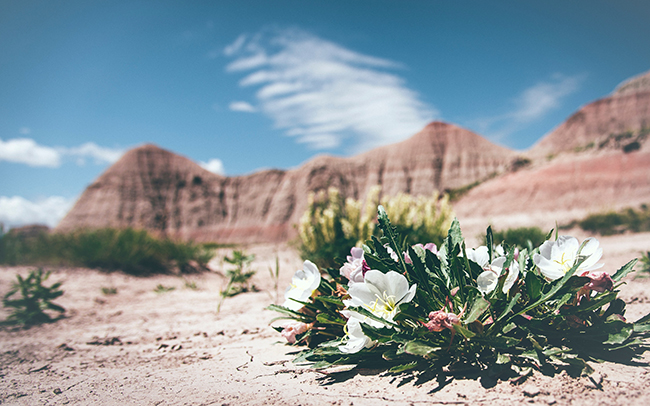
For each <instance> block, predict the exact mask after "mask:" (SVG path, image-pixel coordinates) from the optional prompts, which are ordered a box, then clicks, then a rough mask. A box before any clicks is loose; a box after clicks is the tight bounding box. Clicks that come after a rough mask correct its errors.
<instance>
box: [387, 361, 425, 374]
mask: <svg viewBox="0 0 650 406" xmlns="http://www.w3.org/2000/svg"><path fill="white" fill-rule="evenodd" d="M417 366H418V363H417V361H413V362H409V363H408V364H402V365H396V366H394V367H392V368H391V369H389V370H388V372H393V373H398V372H404V371H408V370H409V369H413V368H415V367H417Z"/></svg>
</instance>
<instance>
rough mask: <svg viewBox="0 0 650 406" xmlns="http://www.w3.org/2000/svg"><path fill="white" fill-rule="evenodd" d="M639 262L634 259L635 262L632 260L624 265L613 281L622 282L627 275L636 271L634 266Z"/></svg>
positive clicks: (613, 277)
mask: <svg viewBox="0 0 650 406" xmlns="http://www.w3.org/2000/svg"><path fill="white" fill-rule="evenodd" d="M637 261H638V260H637V259H636V258H634V259H633V260H631V261H630V262H628V263H627V264H625V265H623V266H622V267H621V269H619V270H618V271H616V273H615V274H614V275H613V276H612V279H613V280H614V281H615V282H618V281H620V280H621V279H623V278H624V277H625V275H627V274H629V273H630V272H632V271H634V265H636V262H637Z"/></svg>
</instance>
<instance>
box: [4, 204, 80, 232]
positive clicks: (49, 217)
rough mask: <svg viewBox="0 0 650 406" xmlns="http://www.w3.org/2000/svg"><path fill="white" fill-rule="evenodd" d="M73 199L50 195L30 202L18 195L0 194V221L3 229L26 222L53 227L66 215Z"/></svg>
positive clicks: (25, 223) (22, 224) (26, 223)
mask: <svg viewBox="0 0 650 406" xmlns="http://www.w3.org/2000/svg"><path fill="white" fill-rule="evenodd" d="M74 202H75V199H66V198H64V197H61V196H51V197H48V198H45V199H42V200H38V201H35V202H32V201H30V200H27V199H25V198H22V197H20V196H13V197H6V196H0V223H3V224H4V226H5V229H7V228H12V227H20V226H24V225H28V224H46V225H48V226H50V227H54V226H56V225H57V223H58V222H59V221H60V220H61V219H62V218H63V217H64V216H65V215H66V213H67V212H68V210H70V208H71V207H72V205H73V204H74Z"/></svg>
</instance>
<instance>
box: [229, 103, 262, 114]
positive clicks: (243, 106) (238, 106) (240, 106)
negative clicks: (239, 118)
mask: <svg viewBox="0 0 650 406" xmlns="http://www.w3.org/2000/svg"><path fill="white" fill-rule="evenodd" d="M228 108H230V110H232V111H243V112H245V113H255V112H256V111H257V109H256V108H255V107H254V106H253V105H251V104H250V103H248V102H245V101H235V102H232V103H230V105H229V106H228Z"/></svg>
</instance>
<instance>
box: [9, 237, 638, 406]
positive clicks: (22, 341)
mask: <svg viewBox="0 0 650 406" xmlns="http://www.w3.org/2000/svg"><path fill="white" fill-rule="evenodd" d="M600 240H601V244H602V245H603V247H604V248H605V256H604V258H603V259H604V261H605V262H606V264H607V268H606V269H607V270H609V271H614V270H615V269H616V268H618V267H619V266H622V265H623V264H624V263H625V262H627V261H628V260H629V259H632V258H633V257H636V256H638V255H639V253H640V252H641V251H646V250H650V233H646V234H637V235H624V236H617V237H607V238H601V239H600ZM246 250H247V251H248V252H252V253H255V254H256V255H257V259H256V261H255V262H254V263H253V268H254V269H256V270H257V274H256V275H255V277H254V284H255V285H256V286H257V287H258V288H260V289H261V291H259V292H256V293H245V294H241V295H238V296H236V297H233V298H228V299H226V300H225V301H224V303H223V306H222V308H221V312H220V313H217V311H216V309H217V304H218V302H219V291H220V289H221V288H222V287H223V286H224V283H225V280H224V278H223V276H221V275H220V274H219V273H218V272H211V273H204V274H200V275H193V276H186V277H185V279H183V278H181V277H178V276H171V275H164V276H155V277H149V278H136V277H132V276H128V275H124V274H121V273H102V272H99V271H96V270H91V269H53V274H52V276H51V278H50V280H48V284H49V283H52V282H54V281H63V289H64V290H65V295H63V296H62V297H61V298H59V300H57V301H56V302H57V303H59V304H61V305H62V306H64V307H65V308H66V309H67V313H66V316H67V317H66V318H65V319H62V320H60V321H58V322H56V323H53V324H48V325H43V326H38V327H33V328H31V329H28V330H12V329H4V330H0V345H1V347H0V403H2V404H8V405H50V404H56V405H59V404H93V405H112V404H138V405H139V404H142V405H257V404H269V405H285V404H291V405H303V406H304V405H384V404H390V405H415V404H431V405H448V404H451V405H500V404H512V405H518V404H539V405H565V404H575V405H590V406H595V405H611V404H626V405H648V404H650V390H648V388H649V387H650V368H649V367H647V366H630V365H622V364H613V363H604V364H596V365H594V368H595V370H596V372H595V373H594V374H593V375H592V377H591V378H588V377H579V378H571V377H570V376H568V375H567V374H566V373H565V372H563V373H561V374H559V375H555V376H554V377H549V376H545V375H542V374H541V373H538V372H536V373H535V374H534V375H533V376H532V377H531V378H529V379H528V380H527V381H525V382H524V383H523V384H520V385H514V384H511V383H509V382H507V381H506V382H491V381H488V380H486V379H451V378H449V379H447V380H445V381H438V380H436V379H430V378H427V377H426V376H424V377H422V378H420V379H408V378H404V377H401V376H391V375H388V374H385V373H382V372H381V371H375V370H361V371H355V372H348V373H343V374H341V375H340V376H336V377H333V376H327V375H324V374H321V373H318V372H315V371H312V370H309V369H308V368H305V367H300V366H296V365H293V364H292V363H291V362H290V360H291V359H292V355H291V352H292V351H294V350H295V348H293V347H289V346H286V345H284V344H283V343H282V338H281V337H280V336H279V334H277V333H276V332H275V331H274V330H272V329H271V328H270V327H269V324H268V323H269V320H271V319H272V318H273V317H274V316H275V315H276V314H275V313H274V312H270V311H268V310H264V308H265V306H267V305H268V304H269V303H272V302H273V301H274V299H275V297H274V296H275V292H274V286H273V285H274V283H273V280H272V278H271V277H270V275H269V272H268V268H269V267H271V266H273V264H274V263H275V257H276V255H279V258H280V271H281V275H280V288H279V290H280V296H282V291H283V290H284V287H285V286H286V285H287V283H288V281H289V280H290V278H291V276H292V274H293V272H294V271H295V270H296V269H297V268H298V267H300V264H301V260H300V259H299V258H298V256H297V254H296V253H295V252H294V251H292V250H291V249H290V248H287V247H286V246H271V245H263V246H252V247H247V248H246ZM225 253H227V252H226V251H224V252H221V253H220V256H221V257H222V256H223V255H224V254H225ZM212 265H213V267H214V269H215V270H223V267H224V264H223V263H222V262H220V261H219V260H217V261H214V262H213V264H212ZM28 272H29V268H24V267H16V268H0V294H2V295H4V293H5V292H6V291H7V290H8V289H9V286H10V283H11V281H13V280H14V279H15V274H16V273H20V274H22V275H26V274H27V273H28ZM186 282H194V283H195V284H196V286H197V289H196V290H194V289H191V288H189V287H187V283H186ZM627 282H628V285H627V286H624V287H623V288H622V290H623V292H622V294H621V297H622V298H623V299H624V300H625V301H626V302H627V303H628V312H627V316H628V318H630V319H632V320H636V319H638V318H639V317H640V316H642V315H643V314H645V313H648V312H650V278H636V279H635V278H633V277H628V280H627ZM158 284H162V285H164V286H167V287H174V288H175V289H174V290H173V291H169V292H166V293H155V292H154V289H155V287H156V286H157V285H158ZM103 287H105V288H116V289H117V294H114V295H105V294H102V292H101V288H103ZM280 300H282V299H280ZM6 315H7V313H6V312H5V311H4V310H1V311H0V318H5V317H6ZM645 360H646V361H650V353H646V356H645Z"/></svg>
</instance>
